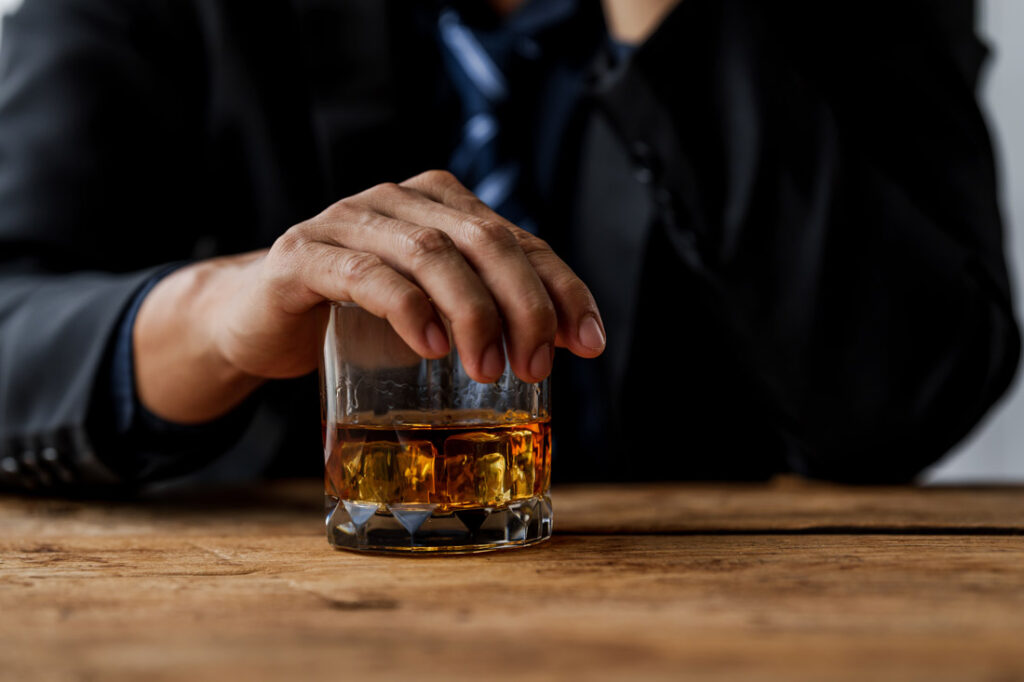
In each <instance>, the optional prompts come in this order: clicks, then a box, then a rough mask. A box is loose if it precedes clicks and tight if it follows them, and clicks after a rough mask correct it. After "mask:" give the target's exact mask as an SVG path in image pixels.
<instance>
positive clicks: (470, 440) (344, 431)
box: [320, 303, 552, 552]
mask: <svg viewBox="0 0 1024 682" xmlns="http://www.w3.org/2000/svg"><path fill="white" fill-rule="evenodd" d="M452 348H453V350H452V352H451V353H450V354H449V355H447V356H446V357H444V358H441V359H439V360H425V359H423V358H421V357H420V356H418V355H417V354H416V353H415V352H413V351H412V350H411V349H410V348H409V347H408V345H406V343H405V342H404V341H402V339H401V338H400V337H399V336H398V335H397V334H396V333H395V331H394V330H393V329H392V328H391V325H390V324H388V322H387V321H386V320H383V319H381V318H378V317H375V316H373V315H371V314H370V313H368V312H366V311H365V310H363V309H362V308H360V307H359V306H356V305H354V304H346V303H335V304H332V306H331V312H330V319H329V321H328V325H327V333H326V338H325V341H324V353H323V362H322V364H321V367H320V369H321V371H320V377H321V404H322V421H323V437H324V461H325V475H324V483H325V496H324V499H325V504H326V512H327V539H328V541H329V542H330V543H331V544H332V545H334V546H335V547H339V548H345V549H354V550H368V551H383V552H477V551H485V550H492V549H500V548H506V547H521V546H524V545H529V544H532V543H535V542H539V541H541V540H544V539H546V538H548V537H550V536H551V524H552V514H551V498H550V485H551V424H550V414H549V407H548V406H549V398H548V382H547V381H543V382H540V383H536V384H530V383H526V382H523V381H521V380H519V379H518V378H516V377H515V375H513V374H512V371H511V370H510V369H509V368H508V367H507V363H506V369H505V373H504V374H503V375H502V376H501V378H500V379H499V380H498V381H496V382H495V383H493V384H481V383H478V382H476V381H473V380H472V379H471V378H469V376H468V375H467V374H466V372H465V370H464V369H463V367H462V364H461V362H460V361H459V357H458V353H457V351H455V350H454V344H452Z"/></svg>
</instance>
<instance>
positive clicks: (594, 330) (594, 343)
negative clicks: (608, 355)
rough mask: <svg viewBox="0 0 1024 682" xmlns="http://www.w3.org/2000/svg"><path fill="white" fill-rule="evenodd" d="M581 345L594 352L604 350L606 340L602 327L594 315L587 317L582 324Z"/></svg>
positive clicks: (580, 330)
mask: <svg viewBox="0 0 1024 682" xmlns="http://www.w3.org/2000/svg"><path fill="white" fill-rule="evenodd" d="M578 334H579V338H580V343H582V344H583V345H584V346H586V347H587V348H590V349H593V350H604V344H605V338H604V332H603V331H601V325H600V324H599V323H598V321H597V318H596V317H594V316H593V315H587V316H586V317H584V318H583V321H582V322H580V328H579V331H578Z"/></svg>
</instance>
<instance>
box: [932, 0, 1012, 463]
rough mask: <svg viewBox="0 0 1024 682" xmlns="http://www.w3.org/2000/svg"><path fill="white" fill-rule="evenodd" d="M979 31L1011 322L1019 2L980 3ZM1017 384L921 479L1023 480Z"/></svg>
mask: <svg viewBox="0 0 1024 682" xmlns="http://www.w3.org/2000/svg"><path fill="white" fill-rule="evenodd" d="M979 5H980V7H979V12H980V14H979V22H978V29H979V33H980V34H981V37H982V38H983V39H984V40H985V41H987V42H988V45H989V48H990V49H991V50H992V54H991V58H990V61H989V63H988V72H987V73H986V74H985V77H984V80H983V81H982V89H981V103H982V107H983V109H984V112H985V114H986V116H987V117H988V122H989V128H990V130H991V131H992V138H993V142H994V143H995V148H996V159H997V161H998V162H999V164H1000V173H1001V181H1002V197H1001V198H1002V205H1003V219H1004V220H1005V223H1006V240H1007V242H1006V255H1007V258H1008V259H1009V261H1010V263H1009V266H1010V276H1011V278H1012V280H1013V282H1014V284H1015V286H1014V293H1015V294H1016V297H1017V298H1016V305H1017V319H1018V320H1019V321H1020V320H1024V42H1021V40H1020V36H1024V2H1021V0H982V1H981V2H980V3H979ZM1020 374H1021V373H1020V372H1019V371H1018V373H1017V379H1016V381H1015V382H1014V384H1013V386H1011V387H1010V391H1009V393H1008V394H1007V395H1006V397H1005V398H1003V401H1002V402H1001V403H999V404H998V405H996V407H995V409H993V410H992V412H991V413H989V416H988V418H987V419H986V420H985V421H983V422H982V423H981V424H980V425H979V426H978V427H977V428H976V429H975V431H974V433H973V434H972V435H971V436H969V437H968V438H967V440H966V441H965V442H963V443H961V445H960V446H959V447H958V448H956V449H955V450H954V451H953V452H952V453H950V455H949V456H947V457H946V458H945V459H944V460H943V461H942V462H940V463H939V464H938V465H936V466H934V467H932V469H931V470H930V471H929V472H928V473H927V475H926V480H928V481H932V482H950V481H993V480H997V481H1002V480H1014V481H1024V390H1022V382H1021V380H1020Z"/></svg>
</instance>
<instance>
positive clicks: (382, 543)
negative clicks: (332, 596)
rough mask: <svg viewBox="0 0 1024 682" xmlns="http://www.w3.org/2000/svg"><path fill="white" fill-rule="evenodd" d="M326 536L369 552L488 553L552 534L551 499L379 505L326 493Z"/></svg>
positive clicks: (345, 546)
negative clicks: (455, 505) (459, 505)
mask: <svg viewBox="0 0 1024 682" xmlns="http://www.w3.org/2000/svg"><path fill="white" fill-rule="evenodd" d="M324 502H325V504H326V507H327V541H328V542H330V543H331V544H332V545H334V546H335V547H337V548H340V549H354V550H360V551H369V552H435V553H450V554H456V553H464V552H487V551H490V550H495V549H504V548H510V547H523V546H525V545H532V544H534V543H536V542H541V541H542V540H546V539H548V538H549V537H551V519H552V516H551V498H550V497H548V496H547V495H542V496H537V497H531V498H529V499H526V500H517V501H515V502H512V503H510V504H508V505H507V506H504V507H497V508H491V507H478V508H474V509H457V510H439V509H438V507H439V505H436V504H415V503H408V504H377V503H375V502H356V501H353V500H339V499H338V498H337V497H334V496H333V495H326V496H325V498H324Z"/></svg>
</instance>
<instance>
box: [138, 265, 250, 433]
mask: <svg viewBox="0 0 1024 682" xmlns="http://www.w3.org/2000/svg"><path fill="white" fill-rule="evenodd" d="M261 257H262V252H258V253H254V254H244V255H241V256H230V257H225V258H217V259H213V260H209V261H203V262H201V263H196V264H194V265H190V266H187V267H185V268H182V269H179V270H177V271H175V272H173V273H171V274H170V275H168V276H167V277H165V278H164V279H163V280H161V281H160V283H159V284H157V286H156V287H155V288H154V289H153V291H151V292H150V294H149V295H148V296H147V297H146V299H145V301H144V302H143V304H142V307H141V308H140V310H139V314H138V317H137V318H136V322H135V327H134V331H133V348H134V365H135V383H136V392H137V395H138V398H139V401H140V402H141V403H142V405H143V406H144V407H145V408H146V409H148V410H149V411H150V412H152V413H153V414H155V415H156V416H158V417H160V418H162V419H165V420H167V421H170V422H175V423H180V424H196V423H202V422H207V421H210V420H212V419H215V418H217V417H219V416H221V415H223V414H225V413H227V412H229V411H230V410H231V409H232V408H234V407H236V406H237V405H238V404H239V403H241V402H242V401H243V400H244V399H245V398H246V397H247V396H248V395H249V394H251V393H252V392H253V391H254V390H256V388H257V387H259V385H260V384H261V383H263V381H264V380H263V379H262V378H260V377H257V376H253V375H251V374H248V373H246V372H244V371H243V370H241V369H239V368H237V367H236V366H234V365H233V364H232V363H231V362H230V361H229V360H228V359H227V358H226V357H225V356H224V354H223V353H222V351H221V349H220V347H219V346H218V343H217V340H218V334H217V328H216V325H217V324H218V323H220V322H221V321H222V320H223V314H222V311H223V310H224V309H225V306H226V305H228V302H229V301H231V300H232V299H233V298H234V297H236V296H238V295H239V293H240V291H239V288H240V287H241V285H242V282H243V278H242V277H241V276H240V275H241V273H242V271H243V270H244V269H245V268H247V267H251V265H252V263H253V262H254V261H255V260H256V259H258V258H261Z"/></svg>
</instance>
